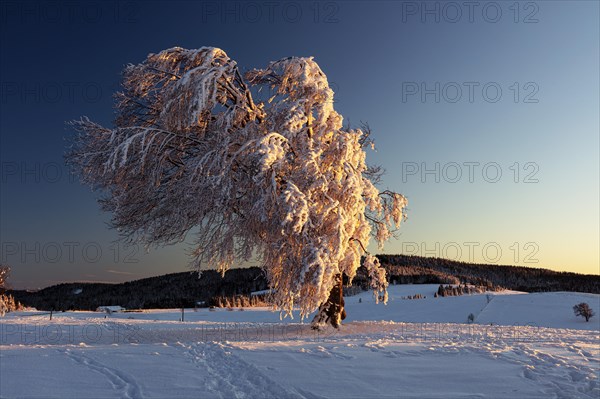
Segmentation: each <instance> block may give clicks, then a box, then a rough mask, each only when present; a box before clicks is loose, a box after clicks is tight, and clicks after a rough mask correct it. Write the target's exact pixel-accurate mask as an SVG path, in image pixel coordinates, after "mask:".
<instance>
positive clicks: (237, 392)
mask: <svg viewBox="0 0 600 399" xmlns="http://www.w3.org/2000/svg"><path fill="white" fill-rule="evenodd" d="M436 289H437V286H436V285H406V286H392V287H390V301H389V304H388V305H387V306H383V305H375V304H374V302H373V300H372V298H371V296H370V294H369V293H364V294H361V295H358V296H354V297H350V298H347V299H346V303H347V311H348V319H346V321H345V324H344V325H343V326H342V328H341V329H340V330H339V331H334V330H330V331H325V332H321V333H315V332H313V331H312V330H310V328H309V326H308V324H307V323H301V322H300V321H299V320H289V319H287V320H284V321H280V320H279V316H278V314H277V313H272V312H270V311H268V310H266V309H247V310H245V311H238V310H234V311H226V310H217V311H215V312H211V311H208V310H206V309H203V310H199V311H198V312H193V311H192V310H188V311H187V312H186V314H185V321H184V322H180V321H179V317H180V316H181V313H180V311H178V310H155V311H149V312H145V313H122V314H113V315H110V316H107V318H104V315H103V314H98V313H93V312H67V313H58V314H54V316H53V320H52V321H50V320H49V317H48V315H35V314H36V313H40V312H22V313H18V314H9V315H7V316H6V317H5V318H3V319H0V397H2V398H12V397H43V398H49V397H55V398H83V397H94V398H109V397H110V398H121V397H125V398H136V397H148V398H167V397H168V398H175V397H181V398H192V397H195V398H233V397H247V398H255V397H256V398H263V397H266V398H269V397H272V398H324V397H325V398H334V397H335V398H355V397H372V398H386V397H389V398H396V397H410V398H413V397H416V398H465V397H475V398H530V397H533V398H552V397H557V398H598V397H600V384H599V378H598V372H599V361H600V353H599V345H600V324H599V320H600V319H599V318H598V317H594V318H592V319H591V321H590V322H589V323H586V322H585V321H584V320H583V319H581V318H575V316H574V315H573V312H572V309H571V308H572V306H573V305H574V304H576V303H579V302H588V303H589V304H590V306H591V307H592V308H593V309H594V310H598V311H600V296H599V295H591V294H579V293H543V294H521V293H516V292H510V293H503V294H495V295H493V297H491V300H490V301H489V302H488V298H487V297H486V295H473V296H461V297H450V298H433V293H434V291H435V290H436ZM416 293H420V294H422V295H426V296H427V298H426V299H415V300H402V299H401V297H402V296H406V295H412V294H416ZM508 294H510V295H508ZM359 300H360V301H359ZM469 313H473V314H474V315H475V323H474V324H466V321H467V317H468V315H469Z"/></svg>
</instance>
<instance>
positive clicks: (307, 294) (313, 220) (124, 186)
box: [67, 47, 407, 317]
mask: <svg viewBox="0 0 600 399" xmlns="http://www.w3.org/2000/svg"><path fill="white" fill-rule="evenodd" d="M122 87H123V89H122V92H119V93H117V94H116V113H117V115H116V120H115V126H114V127H112V128H106V127H103V126H101V125H99V124H96V123H94V122H92V121H90V120H89V119H87V118H82V119H81V120H77V121H74V122H72V123H71V124H72V126H73V127H74V128H75V130H76V131H77V132H78V134H77V135H76V138H75V141H74V143H73V146H72V148H71V150H70V152H69V153H68V155H67V160H68V162H69V163H70V164H71V165H72V167H73V168H74V170H75V171H76V173H78V174H79V175H80V177H81V179H82V181H83V182H85V183H87V184H89V185H91V186H92V187H93V188H94V189H97V190H99V191H101V192H102V193H103V194H104V195H103V197H102V198H101V199H100V202H101V205H102V208H103V209H104V210H106V211H108V212H111V213H112V215H113V217H112V224H113V226H114V227H115V228H117V229H118V231H119V232H120V233H121V234H122V235H123V236H124V237H125V239H127V240H130V241H134V242H140V243H143V244H145V245H147V246H148V245H161V244H172V243H176V242H181V241H183V240H184V239H185V237H186V235H187V234H188V232H190V231H192V230H193V231H194V232H195V233H196V237H197V240H196V241H195V243H194V260H193V264H194V266H195V267H197V268H198V269H199V270H201V269H203V268H206V267H213V268H216V269H218V270H220V271H222V272H224V271H225V270H227V269H228V268H229V267H231V266H232V264H233V263H234V261H236V260H249V259H251V258H253V257H256V258H258V259H260V262H261V264H262V266H263V269H264V270H265V272H266V275H267V277H268V280H269V283H270V285H271V287H272V288H273V289H274V301H275V304H276V306H277V308H279V309H280V310H282V311H283V312H284V313H285V314H289V315H291V311H292V308H293V307H295V306H297V307H299V309H300V313H301V315H302V317H304V316H306V315H308V314H309V313H310V312H312V311H314V310H315V309H317V308H318V307H319V305H323V304H326V303H327V300H328V297H329V294H330V291H331V290H332V288H333V287H334V285H336V284H339V282H340V281H341V277H340V276H341V275H342V274H345V275H346V276H347V277H348V279H349V280H348V281H352V278H353V277H354V276H355V274H356V270H357V268H358V267H359V266H360V264H361V257H363V256H365V255H366V256H365V259H364V262H363V264H364V266H365V267H366V269H367V271H368V274H369V277H370V279H371V286H372V288H373V289H374V291H375V294H376V295H377V297H378V298H381V299H382V300H383V301H385V300H386V295H385V291H386V286H387V281H386V276H385V271H384V269H383V268H381V267H380V265H379V262H378V260H377V259H376V258H375V257H374V256H372V255H370V254H368V253H367V252H366V246H367V245H368V242H369V240H370V238H371V237H372V236H374V238H375V240H376V241H377V242H378V243H379V245H380V246H382V245H383V243H384V242H385V241H386V240H387V239H389V238H390V237H391V235H392V232H393V230H394V229H396V228H397V227H398V226H399V224H400V222H401V220H402V219H403V218H404V209H405V207H406V204H407V201H406V199H405V197H403V196H402V195H400V194H397V193H395V192H392V191H387V190H386V191H379V190H378V189H377V188H376V187H375V185H374V183H375V182H377V181H378V179H379V177H380V171H379V170H378V169H377V168H370V167H368V166H367V164H366V163H365V156H366V154H365V150H364V147H365V146H367V145H369V144H370V139H369V133H370V132H369V130H368V129H364V128H363V129H362V130H361V129H350V128H345V127H343V124H342V116H341V115H339V114H338V113H337V112H336V111H335V110H334V108H333V94H334V93H333V91H332V90H331V89H330V87H329V84H328V82H327V77H326V76H325V74H324V73H323V72H322V71H321V69H320V68H319V66H318V65H317V63H316V62H315V61H314V60H313V59H312V58H296V57H290V58H285V59H282V60H279V61H276V62H272V63H270V64H269V65H267V66H266V67H265V68H264V69H255V70H252V71H250V72H248V73H246V74H245V75H244V76H242V74H241V73H240V72H239V69H238V67H237V65H236V63H235V62H234V61H233V60H232V59H230V58H229V57H228V56H227V54H226V53H225V52H224V51H223V50H221V49H218V48H212V47H203V48H200V49H197V50H187V49H182V48H179V47H176V48H171V49H167V50H164V51H161V52H160V53H158V54H150V55H148V57H147V59H146V60H145V61H144V62H142V63H141V64H138V65H128V66H127V67H126V68H125V70H124V73H123V82H122Z"/></svg>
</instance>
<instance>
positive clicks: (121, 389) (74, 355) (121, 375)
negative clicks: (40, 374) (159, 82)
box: [58, 348, 144, 399]
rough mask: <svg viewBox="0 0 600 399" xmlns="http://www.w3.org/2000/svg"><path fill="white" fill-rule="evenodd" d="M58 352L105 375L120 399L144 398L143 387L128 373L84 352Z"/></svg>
mask: <svg viewBox="0 0 600 399" xmlns="http://www.w3.org/2000/svg"><path fill="white" fill-rule="evenodd" d="M58 351H59V352H60V353H62V354H64V355H66V356H67V357H69V358H70V359H71V360H73V361H74V362H76V363H78V364H81V365H83V366H85V367H87V368H89V369H90V370H92V371H95V372H97V373H100V374H102V375H104V376H105V377H106V378H107V380H108V381H109V383H110V384H111V386H112V387H113V389H114V390H115V392H118V393H119V397H121V398H127V399H135V398H143V397H144V395H143V393H142V389H141V387H140V386H139V385H138V384H137V382H136V381H135V379H134V378H133V377H132V376H131V375H129V374H128V373H126V372H124V371H122V370H118V369H116V368H114V367H109V366H107V365H106V364H104V363H101V362H99V361H97V360H94V359H92V358H91V357H89V356H86V355H84V354H83V350H82V349H79V350H73V349H70V348H68V349H64V350H62V349H58Z"/></svg>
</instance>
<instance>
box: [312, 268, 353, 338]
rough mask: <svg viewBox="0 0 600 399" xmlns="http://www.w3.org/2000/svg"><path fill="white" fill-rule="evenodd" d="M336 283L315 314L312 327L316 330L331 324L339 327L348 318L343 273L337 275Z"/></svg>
mask: <svg viewBox="0 0 600 399" xmlns="http://www.w3.org/2000/svg"><path fill="white" fill-rule="evenodd" d="M335 281H336V284H335V285H334V286H333V288H331V292H330V293H329V298H328V299H327V301H326V302H325V303H323V304H321V306H319V311H318V312H317V314H316V315H315V317H314V319H313V321H312V323H311V327H312V328H313V329H315V330H318V329H320V328H321V327H324V326H326V325H327V324H331V326H332V327H334V328H338V327H339V326H340V324H341V323H342V320H344V319H345V318H346V310H345V309H344V289H343V285H342V284H343V279H342V275H341V274H336V275H335Z"/></svg>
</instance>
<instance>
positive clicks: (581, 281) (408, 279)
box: [7, 255, 600, 310]
mask: <svg viewBox="0 0 600 399" xmlns="http://www.w3.org/2000/svg"><path fill="white" fill-rule="evenodd" d="M378 257H379V260H380V262H381V264H382V266H383V267H385V268H386V270H387V272H388V280H389V282H390V284H470V285H475V286H478V287H483V288H486V289H489V290H491V291H493V290H498V289H502V288H506V289H510V290H517V291H526V292H545V291H577V292H590V293H595V294H600V276H598V275H584V274H577V273H570V272H556V271H552V270H547V269H538V268H530V267H521V266H501V265H485V264H472V263H464V262H457V261H453V260H448V259H442V258H430V257H420V256H408V255H378ZM353 286H354V289H351V290H349V291H353V292H356V291H357V289H358V290H360V289H367V288H368V282H367V278H366V272H365V271H364V269H362V268H359V270H358V273H357V276H356V278H355V279H354V281H353ZM265 289H268V283H267V281H266V278H265V276H264V273H263V271H262V270H261V269H260V268H257V267H251V268H246V269H232V270H229V271H228V272H227V273H225V276H224V277H221V275H220V274H219V273H217V272H216V271H213V270H209V271H204V272H203V273H202V275H201V277H200V278H198V273H196V272H183V273H172V274H166V275H164V276H157V277H150V278H145V279H141V280H135V281H130V282H126V283H121V284H106V283H68V284H59V285H54V286H51V287H48V288H44V289H42V290H39V291H33V292H31V291H22V290H12V291H8V292H7V293H8V294H11V295H13V296H14V298H15V300H17V301H18V302H20V303H22V304H23V305H25V306H30V307H35V308H37V309H39V310H51V309H53V310H95V309H96V308H97V307H99V306H104V305H119V306H123V307H125V308H127V309H152V308H178V307H195V306H197V303H198V302H201V303H203V306H209V305H218V304H219V303H222V299H223V298H235V297H238V296H243V297H248V296H249V294H250V293H251V292H254V291H260V290H265Z"/></svg>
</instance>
